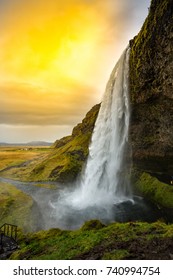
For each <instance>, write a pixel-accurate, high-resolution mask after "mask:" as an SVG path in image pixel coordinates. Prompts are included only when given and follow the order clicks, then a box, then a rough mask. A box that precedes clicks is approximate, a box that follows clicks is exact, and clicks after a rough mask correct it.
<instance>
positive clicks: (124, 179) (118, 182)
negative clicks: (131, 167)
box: [71, 48, 131, 207]
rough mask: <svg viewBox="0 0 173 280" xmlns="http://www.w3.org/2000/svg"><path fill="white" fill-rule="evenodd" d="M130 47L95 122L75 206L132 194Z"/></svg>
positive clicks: (108, 86) (115, 200)
mask: <svg viewBox="0 0 173 280" xmlns="http://www.w3.org/2000/svg"><path fill="white" fill-rule="evenodd" d="M128 80H129V48H127V49H126V50H125V51H124V52H123V54H122V55H121V57H120V59H119V61H118V62H117V64H116V65H115V67H114V69H113V71H112V73H111V76H110V79H109V81H108V83H107V86H106V90H105V94H104V96H103V100H102V103H101V107H100V111H99V114H98V117H97V120H96V123H95V128H94V131H93V135H92V139H91V144H90V147H89V156H88V160H87V163H86V166H85V169H84V172H83V174H82V178H81V182H80V184H79V187H78V189H77V190H76V191H75V192H74V193H73V194H72V196H73V197H71V202H72V204H73V205H74V206H78V207H86V206H92V205H101V204H110V203H119V202H121V201H124V200H127V199H129V197H130V193H131V192H130V184H129V178H128V175H129V174H128V172H127V170H126V169H127V168H126V167H127V161H128V158H129V157H128V154H129V153H128V130H129V120H130V105H129V96H128V89H129V87H128V83H129V82H128Z"/></svg>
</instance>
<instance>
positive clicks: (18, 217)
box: [0, 183, 34, 230]
mask: <svg viewBox="0 0 173 280" xmlns="http://www.w3.org/2000/svg"><path fill="white" fill-rule="evenodd" d="M32 207H33V200H32V198H31V197H30V196H28V195H26V194H24V193H23V192H22V191H20V190H18V189H16V188H15V187H14V186H12V185H10V184H6V183H0V225H2V224H4V223H11V224H15V225H17V226H19V227H20V228H22V229H23V230H25V229H26V228H27V229H28V224H30V225H31V227H32V226H33V223H34V221H33V219H32Z"/></svg>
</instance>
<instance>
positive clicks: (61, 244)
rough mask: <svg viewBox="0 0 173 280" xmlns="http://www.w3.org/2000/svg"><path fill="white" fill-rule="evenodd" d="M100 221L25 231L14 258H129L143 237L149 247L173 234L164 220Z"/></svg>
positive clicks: (172, 230) (171, 226)
mask: <svg viewBox="0 0 173 280" xmlns="http://www.w3.org/2000/svg"><path fill="white" fill-rule="evenodd" d="M98 225H101V224H100V223H99V222H97V221H90V222H87V223H86V224H85V225H84V226H83V227H82V228H81V229H79V230H75V231H61V230H60V229H51V230H48V231H40V232H37V233H34V234H27V235H23V236H22V237H21V239H20V240H19V242H20V247H21V249H20V250H18V251H16V252H15V253H14V254H13V255H12V256H11V257H10V259H35V260H37V259H40V260H53V259H54V260H57V259H59V260H63V259H66V260H70V259H126V258H131V257H132V255H131V246H132V244H133V242H134V243H135V244H136V243H138V242H139V241H141V242H142V244H144V250H145V248H146V245H145V244H148V242H152V240H154V239H155V238H157V239H160V240H164V238H168V237H169V238H173V225H166V224H164V223H162V222H157V223H153V224H148V223H139V222H138V223H125V224H119V223H113V224H111V225H109V226H104V227H103V225H102V226H99V227H98ZM91 229H92V230H91ZM135 246H136V245H135ZM147 250H148V249H147ZM133 257H134V256H133Z"/></svg>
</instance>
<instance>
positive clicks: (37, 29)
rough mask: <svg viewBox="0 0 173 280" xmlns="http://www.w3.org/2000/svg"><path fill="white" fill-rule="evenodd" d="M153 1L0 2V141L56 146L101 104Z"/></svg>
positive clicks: (38, 0) (18, 0)
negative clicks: (112, 76)
mask: <svg viewBox="0 0 173 280" xmlns="http://www.w3.org/2000/svg"><path fill="white" fill-rule="evenodd" d="M149 5H150V0H143V1H139V0H121V1H119V0H62V1H61V0H26V1H23V0H0V50H1V51H0V106H1V108H0V109H1V110H0V142H15V143H17V142H18V143H19V142H28V141H33V140H44V141H55V140H56V139H58V138H60V137H62V136H65V135H68V134H70V133H71V130H72V128H73V126H74V125H76V124H77V123H78V122H80V121H81V120H82V119H83V117H84V116H85V114H86V113H87V111H88V110H89V109H90V108H91V107H92V106H93V105H95V104H96V103H99V102H100V101H101V98H102V95H103V93H104V89H105V86H106V82H107V80H108V78H109V76H110V73H111V70H112V68H113V67H114V65H115V63H116V61H117V60H118V58H119V56H120V55H121V53H122V51H123V50H124V48H125V47H126V46H127V44H128V41H129V40H130V39H132V38H133V37H134V36H135V35H136V34H137V33H138V32H139V30H140V28H141V27H142V24H143V22H144V19H145V18H146V16H147V14H148V7H149Z"/></svg>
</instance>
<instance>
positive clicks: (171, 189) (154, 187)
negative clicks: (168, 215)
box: [135, 173, 173, 209]
mask: <svg viewBox="0 0 173 280" xmlns="http://www.w3.org/2000/svg"><path fill="white" fill-rule="evenodd" d="M135 185H136V188H137V189H138V190H139V191H140V192H141V193H142V194H143V195H144V196H145V197H146V198H148V199H149V200H151V201H152V202H154V203H155V204H156V205H158V206H159V207H165V208H170V209H173V186H171V185H168V184H165V183H162V182H160V181H159V180H157V179H156V178H155V177H152V176H151V175H149V174H148V173H142V174H141V175H140V177H139V179H138V180H137V182H136V184H135Z"/></svg>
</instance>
